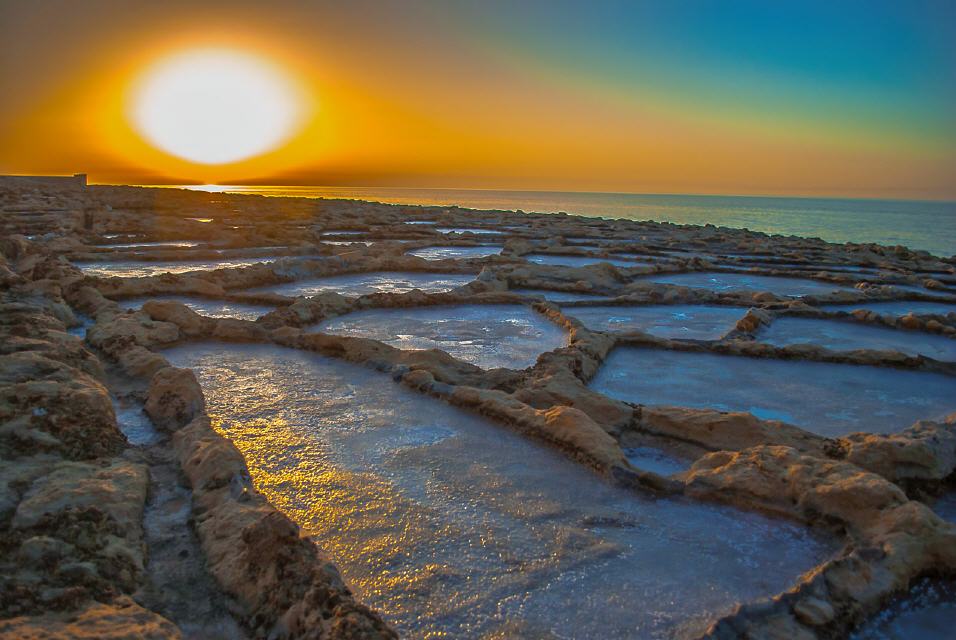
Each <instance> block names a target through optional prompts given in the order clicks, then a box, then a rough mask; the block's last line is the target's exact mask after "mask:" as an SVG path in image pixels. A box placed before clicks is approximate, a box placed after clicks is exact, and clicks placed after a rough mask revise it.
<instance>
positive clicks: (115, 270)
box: [73, 258, 276, 278]
mask: <svg viewBox="0 0 956 640" xmlns="http://www.w3.org/2000/svg"><path fill="white" fill-rule="evenodd" d="M275 260H276V259H275V258H244V259H231V260H230V259H224V260H189V261H183V262H179V261H177V262H145V261H142V262H138V261H132V260H127V261H121V262H74V263H73V264H74V265H76V266H77V267H79V268H80V270H82V271H83V273H85V274H86V275H88V276H96V277H99V278H111V277H114V276H115V277H120V278H138V277H144V276H157V275H160V274H162V273H187V272H189V271H212V270H215V269H232V268H236V267H248V266H250V265H253V264H268V263H270V262H275Z"/></svg>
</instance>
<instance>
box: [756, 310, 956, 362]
mask: <svg viewBox="0 0 956 640" xmlns="http://www.w3.org/2000/svg"><path fill="white" fill-rule="evenodd" d="M756 338H757V340H759V341H761V342H767V343H769V344H773V345H777V346H784V345H791V344H807V343H812V344H817V345H820V346H821V347H826V348H827V349H833V350H835V351H851V350H853V349H880V350H887V349H888V350H891V351H899V352H900V353H905V354H908V355H923V356H927V357H930V358H935V359H936V360H943V361H954V360H956V340H953V339H952V338H947V337H946V336H942V335H938V334H931V333H923V332H922V331H906V330H903V329H891V328H889V327H877V326H873V325H867V324H862V323H860V322H854V321H843V320H820V319H817V318H777V319H775V320H774V321H773V322H771V323H770V326H769V327H762V328H761V329H760V331H759V332H758V333H757V336H756Z"/></svg>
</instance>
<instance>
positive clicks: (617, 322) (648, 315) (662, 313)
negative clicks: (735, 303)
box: [564, 304, 747, 340]
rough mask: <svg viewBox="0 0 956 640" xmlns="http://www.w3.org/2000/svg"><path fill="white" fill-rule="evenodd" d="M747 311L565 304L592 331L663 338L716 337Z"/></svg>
mask: <svg viewBox="0 0 956 640" xmlns="http://www.w3.org/2000/svg"><path fill="white" fill-rule="evenodd" d="M746 312H747V310H746V309H744V308H741V307H712V306H705V305H690V304H688V305H647V306H634V307H619V306H601V307H568V308H566V309H564V313H565V315H569V316H573V317H575V318H577V319H578V320H580V321H581V322H583V323H584V325H585V326H586V327H588V328H589V329H593V330H595V331H633V330H635V329H636V330H638V331H644V332H646V333H650V334H652V335H655V336H660V337H662V338H685V339H690V340H717V339H718V338H720V337H721V336H723V335H724V334H725V333H727V332H728V331H730V330H731V329H733V328H734V325H735V324H736V322H737V321H738V320H739V319H740V318H742V317H743V315H744V314H745V313H746Z"/></svg>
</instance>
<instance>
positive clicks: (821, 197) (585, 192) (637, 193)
mask: <svg viewBox="0 0 956 640" xmlns="http://www.w3.org/2000/svg"><path fill="white" fill-rule="evenodd" d="M90 184H91V185H99V186H130V187H154V188H175V187H179V188H183V189H189V188H190V187H204V186H208V187H221V188H229V187H247V188H255V187H270V188H276V189H279V188H283V187H302V188H309V187H311V188H315V189H405V190H409V191H413V190H422V191H484V192H505V193H557V194H580V195H617V196H651V197H656V196H669V197H680V196H685V197H686V196H692V197H703V198H778V199H795V200H867V201H882V202H927V203H941V204H956V198H953V197H948V198H947V197H940V198H929V197H926V198H900V197H895V198H894V197H879V196H839V195H808V194H779V193H701V192H697V193H690V192H688V193H679V192H648V191H593V190H587V189H583V190H574V189H501V188H492V187H414V186H385V185H330V184H288V183H287V184H268V183H251V182H249V183H243V182H233V183H229V184H217V183H201V182H196V183H185V182H178V183H177V182H169V183H153V184H140V183H108V182H90ZM302 197H307V196H302Z"/></svg>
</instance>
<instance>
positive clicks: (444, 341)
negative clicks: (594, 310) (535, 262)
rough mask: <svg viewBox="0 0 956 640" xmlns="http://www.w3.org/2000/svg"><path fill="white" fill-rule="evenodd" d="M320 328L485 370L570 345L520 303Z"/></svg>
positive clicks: (359, 316) (373, 314)
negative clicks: (440, 354)
mask: <svg viewBox="0 0 956 640" xmlns="http://www.w3.org/2000/svg"><path fill="white" fill-rule="evenodd" d="M314 328H315V329H317V330H319V331H322V332H324V333H331V334H335V335H344V336H355V337H360V338H373V339H375V340H381V341H382V342H385V343H386V344H390V345H392V346H393V347H398V348H399V349H442V350H443V351H447V352H448V353H449V354H451V355H453V356H455V357H456V358H460V359H461V360H464V361H465V362H470V363H472V364H475V365H478V366H479V367H482V368H485V369H494V368H497V367H506V368H509V369H524V368H525V367H530V366H531V365H533V364H534V363H535V361H536V360H537V359H538V356H539V355H541V354H542V353H544V352H546V351H551V350H553V349H557V348H558V347H563V346H565V345H567V343H568V334H567V333H566V332H565V331H564V329H562V328H561V327H559V326H558V325H556V324H554V323H553V322H551V321H550V320H548V319H547V318H545V317H544V316H542V315H541V314H539V313H536V312H535V311H533V310H531V309H530V308H528V307H526V306H523V305H517V304H487V305H483V304H476V305H455V306H447V307H445V306H441V307H414V308H409V309H368V310H366V311H357V312H355V313H350V314H348V315H344V316H340V317H337V318H330V319H328V320H326V321H324V322H321V323H319V324H318V325H316V326H315V327H314Z"/></svg>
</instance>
